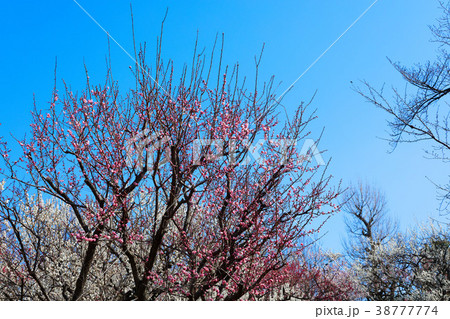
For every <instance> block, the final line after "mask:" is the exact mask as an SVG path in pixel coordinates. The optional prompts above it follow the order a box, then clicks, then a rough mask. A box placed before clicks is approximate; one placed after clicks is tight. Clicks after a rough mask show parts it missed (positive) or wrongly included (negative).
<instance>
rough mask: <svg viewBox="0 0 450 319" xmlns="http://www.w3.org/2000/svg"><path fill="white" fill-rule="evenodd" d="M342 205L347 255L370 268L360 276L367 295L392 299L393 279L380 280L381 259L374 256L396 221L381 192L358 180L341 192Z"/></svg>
mask: <svg viewBox="0 0 450 319" xmlns="http://www.w3.org/2000/svg"><path fill="white" fill-rule="evenodd" d="M342 208H343V210H344V211H345V212H346V214H347V215H346V225H347V230H348V233H349V239H348V240H347V241H346V242H345V248H346V251H347V255H348V257H349V258H350V260H351V261H352V262H353V263H356V264H358V265H361V267H362V268H364V269H366V270H367V269H370V271H369V274H370V275H369V276H366V275H364V276H361V277H360V278H359V279H360V282H361V284H362V286H363V287H364V288H365V291H366V297H367V299H369V300H392V299H393V298H394V297H393V295H394V294H395V291H396V289H397V287H396V285H395V282H387V283H386V282H385V281H384V280H383V278H382V276H381V275H380V273H379V270H380V269H381V262H382V260H379V259H377V258H374V253H375V251H376V250H377V248H378V247H379V246H381V245H382V244H384V243H385V242H386V241H388V240H389V239H391V238H392V237H393V235H394V234H395V233H396V230H397V223H396V222H394V221H393V220H392V219H391V218H389V216H388V215H387V203H386V199H385V197H384V195H383V194H382V193H381V191H379V190H377V189H375V188H373V187H371V186H369V185H364V184H362V183H359V184H358V185H357V186H351V187H350V188H349V189H348V190H347V192H346V193H345V194H344V204H343V207H342ZM365 274H367V273H366V272H365Z"/></svg>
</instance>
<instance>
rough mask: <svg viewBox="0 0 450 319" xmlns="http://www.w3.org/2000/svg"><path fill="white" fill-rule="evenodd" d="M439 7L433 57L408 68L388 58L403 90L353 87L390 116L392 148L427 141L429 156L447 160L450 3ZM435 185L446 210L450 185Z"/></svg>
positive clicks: (449, 196)
mask: <svg viewBox="0 0 450 319" xmlns="http://www.w3.org/2000/svg"><path fill="white" fill-rule="evenodd" d="M441 7H442V10H443V16H442V17H441V18H440V19H438V23H437V25H436V26H433V27H431V31H432V33H433V35H434V42H436V43H438V44H439V51H438V56H437V58H436V60H435V61H433V62H430V61H428V62H426V63H424V64H416V65H415V66H414V67H411V68H408V67H405V66H403V65H401V64H400V63H394V62H392V61H391V60H389V61H390V62H391V63H392V65H393V66H394V68H395V69H396V70H397V71H398V72H399V73H400V74H401V75H402V77H403V79H404V80H405V81H406V83H407V84H408V86H407V89H406V90H405V91H400V90H398V89H397V88H393V96H392V98H388V97H386V94H385V93H384V90H383V88H381V89H380V90H377V89H375V88H374V87H373V86H372V85H370V84H369V83H367V82H365V81H364V82H363V83H364V89H361V88H356V91H357V92H358V93H359V94H361V95H362V96H363V97H364V98H366V99H367V101H369V102H371V103H373V104H374V105H375V106H377V107H379V108H380V109H382V110H384V111H386V112H387V113H388V114H389V115H390V120H389V127H390V129H391V131H390V137H389V141H390V142H391V145H392V147H393V149H395V147H396V146H397V145H398V143H403V142H408V143H409V142H419V141H429V142H431V143H432V144H431V148H430V149H429V150H428V151H427V154H428V156H429V157H431V158H433V159H439V160H443V161H444V162H447V161H449V160H450V156H449V151H450V140H449V130H450V126H449V122H448V120H449V116H450V109H449V104H448V97H449V93H450V54H449V52H448V46H449V44H450V42H449V39H450V2H448V3H446V4H444V2H441ZM438 188H439V189H440V193H441V194H440V195H441V196H442V205H441V210H442V211H444V212H446V211H447V210H448V205H449V203H450V201H449V200H450V184H448V185H444V186H438Z"/></svg>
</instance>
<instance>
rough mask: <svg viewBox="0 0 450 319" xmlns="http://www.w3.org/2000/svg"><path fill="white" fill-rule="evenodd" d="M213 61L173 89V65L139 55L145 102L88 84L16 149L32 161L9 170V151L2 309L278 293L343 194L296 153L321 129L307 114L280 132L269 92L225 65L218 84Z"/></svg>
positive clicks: (58, 102)
mask: <svg viewBox="0 0 450 319" xmlns="http://www.w3.org/2000/svg"><path fill="white" fill-rule="evenodd" d="M157 56H158V57H159V56H160V54H159V52H158V55H157ZM204 62H205V61H204V59H203V56H201V55H197V58H196V59H195V60H194V62H193V65H192V68H191V71H190V72H188V71H187V68H184V69H183V72H182V73H181V75H180V76H177V77H176V76H175V75H174V69H173V65H172V63H171V62H170V63H169V64H163V63H162V62H161V60H160V59H159V58H158V59H157V63H156V67H155V68H154V69H151V68H150V67H149V66H148V65H147V64H146V61H145V54H144V52H141V53H140V54H139V64H137V65H136V67H135V68H134V72H133V74H134V76H135V79H136V87H135V88H134V89H133V90H129V91H128V92H126V94H123V93H122V94H120V93H119V88H118V85H117V83H116V82H113V81H112V80H111V77H110V76H107V78H106V81H105V83H104V84H103V85H98V86H93V85H92V84H91V83H90V81H89V77H87V83H86V89H85V90H84V91H82V92H81V93H75V92H72V91H71V90H70V89H69V88H68V87H66V88H65V91H64V93H63V94H61V93H60V92H59V91H58V90H57V89H54V91H53V94H52V98H51V101H50V107H49V109H47V110H45V111H44V110H43V109H39V108H38V107H37V105H35V110H34V111H33V113H32V114H33V121H32V124H31V132H30V135H29V137H28V138H24V139H20V140H17V143H18V145H19V146H20V148H21V153H22V156H20V157H18V158H17V159H11V155H10V151H9V150H8V145H7V144H6V141H5V140H0V142H1V143H2V144H1V147H2V158H3V164H2V173H3V176H4V177H3V179H4V180H5V184H4V186H3V190H2V192H1V194H0V202H1V205H0V219H1V220H0V222H2V226H0V227H2V228H0V230H1V231H2V235H1V236H0V240H1V241H2V242H0V249H1V251H0V256H3V258H0V268H1V267H4V268H5V269H6V271H5V272H4V273H3V274H2V276H1V277H0V278H2V279H1V280H2V284H3V283H4V282H6V281H8V284H9V286H8V287H9V288H8V289H9V292H8V293H9V294H8V295H6V294H4V295H3V296H2V298H4V299H27V298H28V299H70V300H88V299H103V300H106V299H108V300H109V299H136V300H173V299H180V300H199V299H203V300H206V299H208V300H238V299H248V298H251V297H252V296H254V297H255V298H256V297H257V296H261V295H264V294H266V292H267V289H269V288H270V287H269V286H270V281H268V278H270V277H271V275H272V274H274V273H276V272H279V271H281V270H283V269H284V268H286V267H287V266H288V264H289V261H290V260H292V257H293V256H296V255H297V254H298V253H299V251H300V250H301V246H300V242H301V241H302V238H303V237H304V236H306V235H309V234H311V233H313V232H315V231H317V230H318V229H319V228H320V225H321V223H322V222H324V221H325V220H326V217H327V215H329V214H332V213H334V212H335V211H336V210H337V208H338V207H337V206H336V205H335V204H333V203H334V199H335V198H336V197H337V195H338V193H339V190H334V189H332V188H330V186H329V181H330V177H329V176H326V175H325V174H324V170H323V169H322V168H321V167H319V166H318V165H315V163H314V162H313V161H311V155H312V153H313V152H315V151H317V150H314V149H310V151H309V152H307V153H305V154H303V153H300V151H299V147H297V146H301V145H302V142H303V141H304V140H305V139H306V138H307V137H308V135H309V131H308V129H307V125H308V123H309V122H310V121H311V120H312V119H313V115H311V116H308V115H307V113H306V106H305V105H303V104H302V105H300V106H299V107H298V108H297V110H295V111H294V112H293V116H292V118H291V119H290V120H289V121H287V122H286V123H284V124H280V123H279V121H278V120H277V116H276V115H277V113H276V112H277V106H278V102H277V99H276V96H275V95H274V93H273V90H272V83H273V82H272V80H271V81H269V82H268V83H265V84H264V85H260V83H258V81H257V79H256V81H255V86H254V89H252V90H250V89H248V88H247V87H246V86H245V81H241V80H240V78H239V77H238V74H239V73H238V68H237V67H234V68H232V69H231V70H229V69H228V68H223V67H222V66H221V65H220V63H219V64H218V67H217V69H218V70H217V71H218V72H217V74H218V76H217V77H215V78H216V80H211V79H212V78H213V76H212V71H211V70H212V69H214V68H213V67H212V66H211V67H210V68H209V71H208V72H202V70H203V66H204V64H205V63H204ZM258 65H259V62H258V63H257V69H258ZM175 78H176V79H180V80H178V82H177V83H176V84H175ZM293 141H294V142H293ZM27 194H28V195H27ZM30 196H31V197H30ZM38 202H39V203H40V204H39V203H38ZM35 205H37V207H38V208H39V207H41V208H40V209H41V210H39V209H37V210H36V208H35ZM49 205H50V206H51V207H50V208H48V210H49V211H47V212H44V213H43V212H42V209H45V207H48V206H49ZM57 212H61V214H62V215H61V216H58V213H57ZM63 215H64V218H63V217H62V216H63ZM40 218H41V219H42V220H41V219H40ZM316 219H318V221H319V222H317V220H316ZM313 221H315V224H314V225H315V226H314V227H313V226H311V223H312V222H313ZM36 227H38V228H36ZM39 227H40V228H39ZM52 229H55V231H56V232H58V234H59V235H57V234H54V233H52ZM60 232H62V233H63V234H64V235H60ZM47 236H48V237H47ZM51 236H60V238H59V237H58V238H59V239H58V240H57V241H56V240H55V241H54V242H53V243H52V242H50V241H48V239H50V238H52V237H51ZM61 236H62V237H61ZM25 238H26V240H25ZM43 242H46V243H47V244H46V245H50V246H51V245H54V247H52V250H48V249H49V248H46V247H43V246H42V245H41V244H42V243H43ZM1 243H3V245H1ZM58 250H61V252H60V253H58ZM62 250H64V253H63V251H62ZM49 251H52V252H53V253H49ZM5 256H6V257H5ZM8 260H10V261H11V262H9V263H10V265H7V262H8ZM12 263H13V264H12ZM48 265H58V267H59V268H58V269H60V270H59V271H55V273H52V274H51V273H46V269H47V268H48V267H50V266H48ZM55 267H56V266H55ZM58 274H59V275H58ZM62 274H66V275H64V276H63V275H62ZM18 276H19V277H21V278H24V279H23V280H22V279H20V278H19V277H18ZM17 278H19V279H17ZM64 278H66V279H64ZM99 278H102V280H101V281H100V280H99ZM5 287H6V286H5ZM55 287H57V288H55Z"/></svg>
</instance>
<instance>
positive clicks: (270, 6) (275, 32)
mask: <svg viewBox="0 0 450 319" xmlns="http://www.w3.org/2000/svg"><path fill="white" fill-rule="evenodd" d="M78 2H79V4H80V5H81V6H83V7H84V8H85V9H86V10H87V11H88V12H89V13H90V14H91V15H92V16H93V17H94V18H95V19H96V20H97V21H98V22H99V23H100V24H101V25H102V26H103V27H104V28H105V29H106V30H108V31H109V32H110V34H111V35H112V36H113V37H114V38H115V39H116V40H117V41H118V42H119V43H120V44H121V45H122V46H123V47H124V48H125V49H126V50H128V51H129V52H132V37H131V21H130V9H129V4H130V1H111V0H109V1H97V0H96V1H87V0H79V1H78ZM131 3H132V4H133V11H134V20H135V29H136V37H137V41H138V42H142V41H147V42H148V44H149V49H148V53H149V54H150V55H149V58H150V57H151V54H152V53H153V52H154V44H155V39H156V36H157V35H158V34H159V27H160V22H161V19H162V18H163V16H164V13H165V11H166V8H169V14H168V17H167V21H166V24H165V32H164V43H163V55H164V57H166V58H172V59H174V60H175V61H176V62H177V63H179V64H180V65H181V64H182V63H185V62H187V63H189V61H190V59H191V57H192V50H193V46H194V41H195V37H196V34H197V31H198V33H199V40H200V47H206V48H211V47H212V44H213V42H214V38H215V35H216V34H217V33H219V34H221V33H224V34H225V47H224V49H225V55H224V59H225V62H226V63H228V64H234V63H235V62H237V61H239V64H240V66H241V72H242V74H246V75H248V76H249V77H250V78H251V77H252V76H253V75H254V63H253V59H254V56H255V55H256V54H259V51H260V49H261V46H262V44H263V43H265V50H264V55H263V60H262V65H261V72H260V78H261V79H268V78H269V77H270V76H271V75H272V74H273V75H275V76H276V80H277V81H281V82H282V83H281V85H280V88H279V90H278V92H279V93H282V92H283V91H284V90H285V89H286V88H287V87H289V86H290V84H291V83H292V82H293V81H295V80H296V79H297V78H298V76H299V75H300V74H302V73H303V71H304V70H305V69H306V68H307V67H308V66H309V65H310V64H311V63H312V62H313V61H314V60H315V59H316V58H317V57H318V56H320V54H321V53H322V52H323V51H324V50H325V49H326V48H327V47H328V46H329V45H330V44H331V43H333V41H335V40H336V39H337V38H338V37H339V35H341V33H342V32H343V31H344V30H346V29H347V27H348V26H349V25H350V24H352V23H353V22H354V21H355V19H356V18H357V17H358V16H359V15H360V14H361V13H362V12H363V11H364V10H366V9H367V8H368V7H369V6H370V5H371V4H372V3H373V0H340V1H336V0H322V1H315V0H297V1H245V2H244V1H189V2H188V1H136V0H135V1H131ZM439 15H440V10H439V9H438V1H437V0H379V1H378V3H376V4H375V5H374V6H373V8H372V9H371V10H370V11H369V12H368V13H367V14H366V15H365V16H364V17H363V18H362V19H361V20H360V21H359V22H358V23H357V24H356V25H355V26H354V27H353V28H352V29H351V30H349V32H348V33H347V34H346V35H345V36H344V37H342V38H341V39H340V41H339V42H338V43H337V44H336V45H335V46H334V47H333V48H332V49H331V50H330V51H329V52H328V53H327V54H326V55H325V56H324V57H323V58H322V59H321V60H320V61H319V62H318V63H317V64H316V65H315V66H314V67H313V68H311V70H310V71H309V72H308V73H307V74H306V75H305V76H304V77H302V78H301V79H300V80H299V81H298V82H297V83H296V85H295V87H294V88H293V89H292V91H291V92H290V93H289V94H288V95H287V96H286V97H285V99H284V100H283V101H284V102H283V104H284V105H285V106H286V107H287V108H288V109H293V108H294V107H296V106H297V105H298V104H299V103H300V101H307V100H309V99H310V98H311V97H312V95H313V94H314V92H315V91H316V90H317V95H316V97H315V99H314V101H313V104H312V109H314V108H316V109H317V114H318V116H319V118H318V119H317V120H316V121H315V123H314V124H313V125H312V129H313V134H316V135H318V134H319V133H320V131H321V130H322V128H323V127H325V132H324V136H323V138H322V142H321V145H320V149H326V150H327V152H326V153H325V158H326V159H328V158H330V157H331V158H332V162H331V166H330V168H329V172H330V173H331V174H333V175H334V176H335V178H336V180H340V179H342V181H343V183H344V184H348V183H350V182H357V181H358V180H362V181H367V182H369V183H371V184H374V185H376V186H377V187H379V188H380V189H381V190H383V191H384V192H385V194H386V197H387V200H388V202H389V207H390V212H391V214H392V216H395V217H397V218H398V219H399V221H400V225H401V228H402V229H405V228H406V227H413V226H415V225H416V224H417V222H421V221H424V220H426V219H427V217H428V216H432V217H439V214H438V212H437V208H438V205H439V202H438V200H437V198H436V189H435V186H434V185H433V184H432V183H431V182H430V181H429V179H430V180H432V181H434V182H436V183H445V182H446V180H447V179H448V173H447V170H446V169H445V167H444V164H443V163H440V162H439V161H434V160H430V159H425V158H424V152H423V149H426V148H427V146H428V145H426V144H408V145H406V144H405V145H400V146H399V147H398V148H397V149H396V150H395V152H394V153H388V151H389V150H390V146H389V145H388V143H387V142H386V141H384V140H382V139H380V138H383V137H387V132H386V130H387V129H388V128H387V125H386V119H387V117H386V115H385V114H384V113H383V112H382V111H380V110H377V109H375V108H374V107H373V106H372V105H370V104H368V103H366V102H364V100H363V99H362V98H361V97H360V96H359V95H357V94H356V93H355V92H354V91H353V90H352V89H351V84H350V81H353V82H354V83H357V82H358V81H359V80H362V79H365V80H368V81H369V82H370V83H372V84H373V85H374V86H375V87H381V85H382V84H383V83H386V84H387V85H388V86H390V85H395V86H399V87H404V82H403V81H402V80H401V78H400V76H399V75H398V74H397V73H396V72H395V70H394V69H393V67H392V66H391V65H390V64H389V62H388V61H387V59H386V57H389V58H391V59H392V60H393V61H401V62H402V63H404V64H405V65H412V64H413V63H416V62H424V61H426V60H427V59H433V58H434V57H435V55H436V45H435V44H433V43H430V41H429V40H430V38H431V34H430V31H429V29H428V25H431V24H433V23H435V20H436V18H437V17H438V16H439ZM0 28H1V30H2V31H1V32H0V43H1V44H2V50H1V51H0V70H1V71H0V72H1V76H0V95H1V97H2V98H1V100H0V123H1V124H2V125H1V126H0V136H7V135H9V133H10V132H11V133H12V134H14V135H16V136H23V134H24V133H25V132H26V131H27V127H28V124H29V120H30V111H31V109H32V107H33V94H35V95H36V99H37V101H38V106H39V107H41V108H45V107H46V105H47V104H46V103H47V101H48V100H49V98H50V96H51V89H52V86H53V70H54V64H55V58H56V57H57V58H58V70H57V72H58V78H59V79H61V78H63V79H64V80H65V81H66V82H67V83H69V84H70V85H71V86H72V88H73V89H74V90H81V89H83V87H84V86H83V84H84V68H83V63H85V64H86V66H87V67H88V69H89V72H90V75H91V78H92V79H93V81H94V82H99V81H102V79H103V77H104V75H105V57H106V54H107V40H106V35H105V34H104V33H103V31H102V30H101V29H100V28H99V27H98V26H97V25H96V24H95V23H94V22H93V21H92V20H91V19H90V18H89V17H88V16H87V15H86V14H85V13H84V12H83V11H82V10H81V9H80V8H79V7H78V6H77V5H76V3H75V2H74V1H72V0H61V1H31V0H30V1H21V0H16V1H8V2H5V3H4V4H3V5H2V10H1V12H0ZM111 55H112V68H113V74H114V77H115V79H116V80H119V81H120V84H121V86H122V87H126V86H127V85H128V84H130V83H131V82H130V81H131V74H130V72H129V69H128V66H130V65H132V61H131V60H130V59H129V57H128V56H127V55H126V54H125V53H124V52H122V51H121V50H120V48H118V47H117V46H116V45H115V44H114V43H111ZM325 230H328V234H327V235H326V236H325V237H324V238H323V240H322V243H323V245H324V246H325V247H327V248H330V249H341V248H340V242H341V239H342V238H343V237H344V235H345V228H344V225H343V222H342V216H335V217H333V218H332V219H331V220H330V221H329V223H328V224H327V226H326V227H325Z"/></svg>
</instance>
